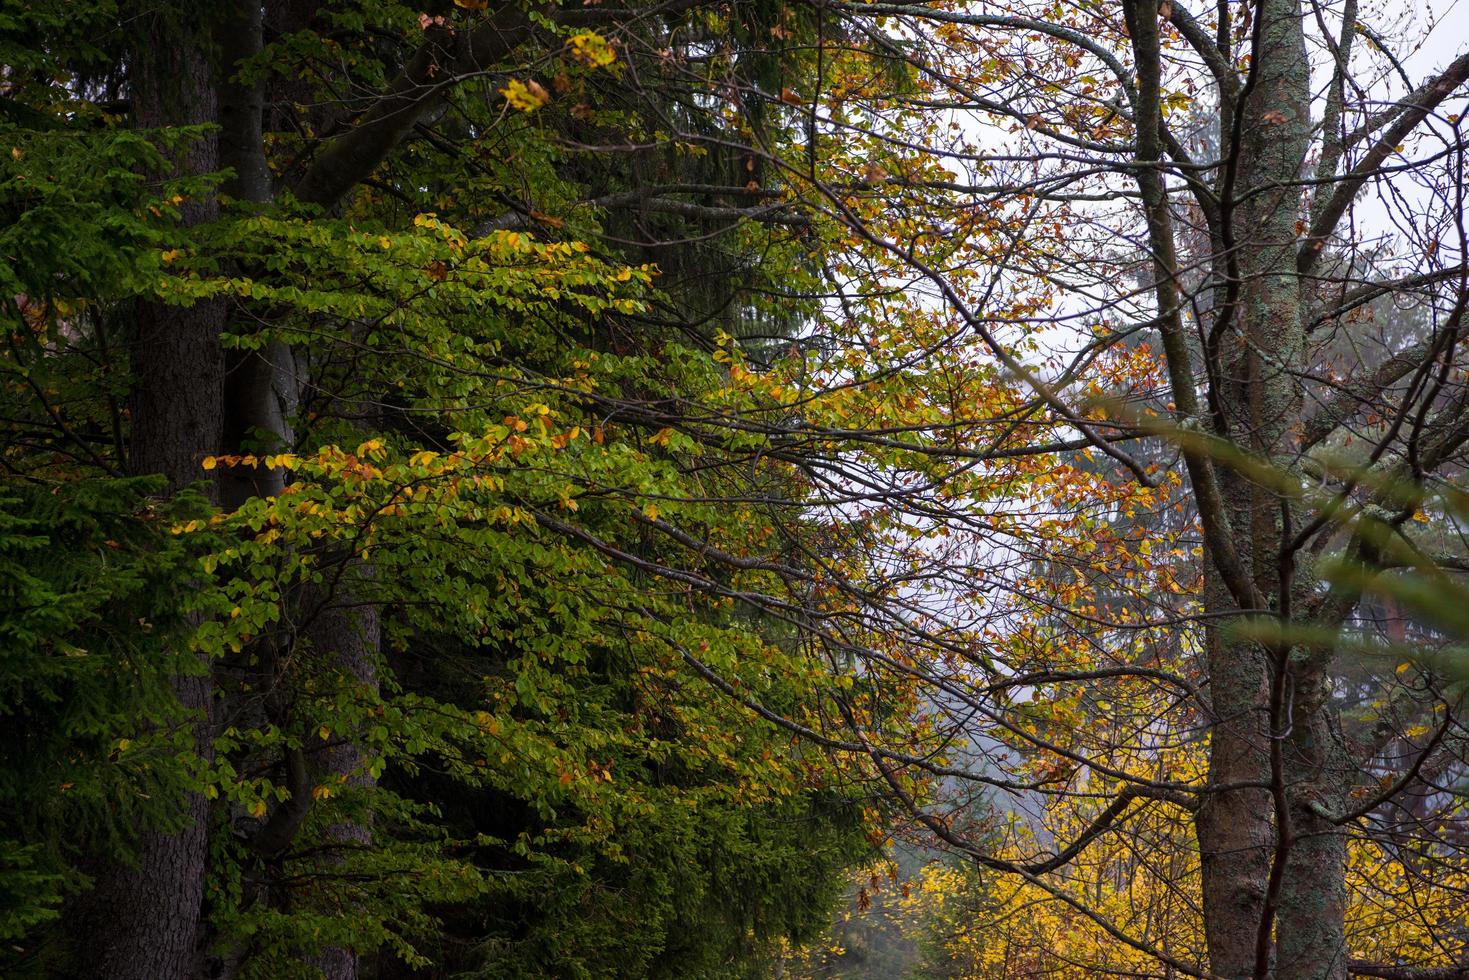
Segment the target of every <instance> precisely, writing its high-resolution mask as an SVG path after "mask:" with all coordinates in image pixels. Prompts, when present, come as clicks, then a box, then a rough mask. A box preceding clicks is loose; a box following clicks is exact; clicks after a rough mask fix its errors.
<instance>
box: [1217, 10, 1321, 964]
mask: <svg viewBox="0 0 1469 980" xmlns="http://www.w3.org/2000/svg"><path fill="white" fill-rule="evenodd" d="M1255 16H1256V18H1257V21H1256V25H1255V31H1256V35H1255V38H1254V41H1253V48H1252V51H1251V72H1252V77H1251V79H1250V82H1249V84H1248V85H1247V86H1245V88H1244V90H1243V91H1242V93H1241V101H1240V104H1239V106H1238V107H1237V114H1238V118H1237V125H1238V129H1237V134H1238V140H1237V143H1236V142H1235V141H1234V140H1233V138H1232V137H1233V134H1227V137H1229V138H1228V139H1227V142H1226V147H1225V152H1226V156H1227V157H1229V156H1230V155H1231V154H1232V159H1231V162H1230V163H1229V164H1228V166H1232V167H1235V168H1237V170H1236V173H1235V179H1234V181H1233V183H1232V184H1226V186H1230V187H1232V191H1233V193H1232V195H1231V199H1229V200H1225V201H1224V202H1223V205H1222V206H1223V208H1224V209H1225V212H1224V214H1225V220H1227V221H1229V222H1231V224H1232V229H1231V231H1232V234H1231V237H1232V238H1233V240H1234V241H1235V242H1236V243H1237V269H1238V281H1237V284H1236V289H1237V292H1238V301H1237V303H1236V304H1235V306H1234V309H1233V311H1232V316H1233V322H1232V324H1231V327H1232V328H1233V334H1232V336H1230V337H1228V338H1226V339H1225V340H1224V342H1223V343H1222V344H1221V348H1220V352H1221V358H1220V361H1221V363H1220V364H1219V365H1218V373H1217V374H1216V378H1217V381H1216V385H1215V397H1216V402H1217V404H1218V405H1219V408H1220V414H1221V416H1222V420H1223V422H1224V424H1225V425H1226V426H1227V427H1228V431H1227V432H1225V433H1222V434H1223V435H1224V436H1225V437H1226V438H1227V439H1228V440H1229V441H1230V442H1232V443H1233V444H1234V445H1236V446H1240V447H1241V448H1243V449H1245V450H1247V451H1248V452H1249V453H1251V454H1252V455H1254V456H1255V457H1256V458H1260V459H1264V460H1270V461H1272V462H1274V463H1276V464H1277V465H1279V466H1282V467H1285V466H1289V465H1290V464H1291V463H1293V462H1294V460H1293V454H1294V451H1295V438H1296V437H1295V435H1294V429H1295V428H1296V427H1297V423H1298V422H1299V420H1300V417H1301V410H1302V392H1301V389H1300V384H1299V381H1298V377H1299V372H1300V370H1301V368H1302V361H1303V356H1304V354H1303V351H1304V347H1305V333H1304V328H1303V323H1302V313H1301V287H1300V280H1299V276H1298V274H1297V272H1296V250H1297V242H1298V239H1299V235H1300V225H1299V223H1300V222H1301V221H1302V218H1303V213H1302V201H1301V194H1300V189H1299V183H1298V181H1299V178H1300V175H1301V173H1302V168H1303V166H1304V162H1305V157H1306V152H1307V148H1308V145H1309V140H1310V130H1311V120H1310V116H1309V111H1308V104H1309V82H1310V68H1309V62H1308V60H1307V58H1306V51H1305V42H1304V33H1303V29H1302V16H1303V12H1302V10H1301V9H1300V4H1299V2H1298V0H1262V2H1261V3H1260V4H1259V5H1258V6H1257V7H1256V12H1255ZM1220 482H1221V484H1222V485H1223V486H1224V487H1225V491H1224V494H1223V496H1224V498H1225V501H1226V503H1225V506H1226V508H1227V510H1228V511H1229V513H1228V515H1227V517H1228V520H1229V524H1230V526H1231V527H1232V528H1233V532H1234V540H1235V542H1236V546H1237V547H1238V549H1239V555H1238V558H1239V560H1240V561H1241V562H1242V563H1243V564H1244V570H1245V572H1246V573H1247V574H1248V576H1249V578H1250V581H1251V587H1252V589H1253V592H1254V597H1253V598H1252V600H1251V601H1252V603H1254V604H1256V605H1255V608H1246V607H1245V606H1244V605H1242V604H1240V603H1239V596H1238V594H1236V595H1234V596H1229V595H1227V594H1226V592H1225V590H1224V588H1223V585H1222V579H1220V581H1219V582H1217V583H1211V585H1210V586H1209V587H1208V590H1207V591H1208V595H1207V597H1206V601H1208V602H1209V604H1210V606H1211V609H1210V611H1211V612H1225V613H1228V612H1230V611H1234V612H1236V613H1237V614H1238V615H1239V616H1240V617H1248V616H1255V617H1259V616H1273V617H1279V618H1280V619H1282V620H1283V621H1284V622H1285V623H1286V624H1289V623H1290V622H1292V620H1293V617H1294V616H1295V615H1296V609H1295V604H1294V601H1293V600H1297V599H1298V598H1301V597H1302V592H1301V590H1300V589H1299V588H1298V587H1297V585H1296V583H1295V581H1294V558H1293V556H1292V554H1291V553H1290V547H1289V544H1288V543H1289V542H1290V540H1291V538H1292V537H1293V534H1294V529H1293V520H1292V517H1291V512H1290V505H1289V503H1288V501H1284V500H1282V498H1281V497H1280V496H1279V495H1278V493H1277V492H1276V491H1275V490H1274V489H1273V488H1271V487H1269V486H1264V485H1261V484H1259V483H1255V482H1252V481H1250V480H1248V479H1247V478H1245V477H1244V476H1243V475H1239V474H1232V473H1227V472H1226V473H1223V474H1222V475H1221V479H1220ZM1214 578H1218V576H1214ZM1230 605H1233V606H1234V609H1233V610H1230V609H1229V606H1230ZM1241 621H1242V620H1241ZM1224 628H1225V629H1226V630H1227V626H1226V627H1224ZM1211 632H1213V633H1215V634H1217V633H1218V632H1219V630H1218V629H1215V630H1213V631H1211ZM1208 666H1209V682H1210V692H1211V697H1212V699H1213V707H1214V712H1215V716H1216V717H1215V728H1214V730H1213V733H1212V739H1211V747H1210V760H1209V761H1210V771H1209V777H1210V783H1211V785H1215V786H1224V785H1228V784H1231V783H1236V782H1240V781H1249V782H1256V783H1259V782H1264V783H1266V784H1268V785H1269V786H1271V787H1272V789H1270V790H1269V791H1260V790H1253V789H1250V790H1239V791H1230V792H1224V793H1218V794H1215V795H1213V796H1211V797H1210V798H1209V799H1208V800H1207V801H1206V802H1205V804H1204V806H1203V808H1202V810H1201V811H1200V814H1199V820H1198V832H1199V844H1200V850H1201V853H1202V856H1203V864H1204V912H1205V920H1206V923H1205V927H1206V934H1207V937H1208V943H1209V948H1210V958H1211V965H1212V968H1213V970H1214V971H1215V973H1217V974H1219V975H1221V976H1224V977H1230V978H1238V977H1258V978H1263V977H1266V976H1272V977H1274V978H1276V980H1305V978H1311V980H1341V978H1345V977H1346V975H1347V974H1346V945H1345V932H1344V918H1345V913H1346V889H1345V871H1346V862H1345V857H1346V852H1345V842H1344V839H1343V837H1342V836H1341V834H1340V832H1339V830H1338V829H1337V828H1336V827H1335V826H1334V825H1333V824H1332V823H1331V822H1330V814H1332V813H1333V812H1338V811H1339V810H1340V809H1341V807H1340V802H1341V800H1342V798H1343V794H1344V790H1343V789H1342V786H1343V785H1344V783H1343V780H1342V776H1341V768H1342V767H1341V764H1340V760H1341V746H1340V742H1339V738H1338V737H1337V733H1336V732H1335V730H1334V728H1333V726H1332V724H1331V717H1330V705H1329V698H1328V695H1329V687H1328V678H1329V674H1328V669H1329V658H1327V657H1325V656H1324V655H1322V656H1318V655H1310V656H1305V655H1303V653H1302V652H1300V651H1296V652H1294V654H1293V653H1292V651H1291V649H1290V647H1289V645H1288V640H1287V642H1285V643H1280V644H1271V645H1261V644H1259V643H1255V642H1246V641H1242V640H1234V641H1230V640H1228V639H1227V638H1225V637H1223V636H1219V635H1215V636H1212V637H1211V640H1210V649H1209V665H1208Z"/></svg>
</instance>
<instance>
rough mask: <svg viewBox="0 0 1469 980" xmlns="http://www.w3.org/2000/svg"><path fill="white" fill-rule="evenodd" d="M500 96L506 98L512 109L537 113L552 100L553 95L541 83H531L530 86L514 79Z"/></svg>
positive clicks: (502, 90)
mask: <svg viewBox="0 0 1469 980" xmlns="http://www.w3.org/2000/svg"><path fill="white" fill-rule="evenodd" d="M500 94H501V95H503V96H505V101H506V102H508V103H510V107H511V108H512V109H519V110H520V111H521V112H535V111H536V110H537V109H539V108H540V107H541V106H543V105H545V104H546V103H547V102H549V101H550V99H551V93H550V92H547V91H546V90H545V88H544V87H542V86H541V84H540V83H539V82H536V81H534V80H533V81H531V82H530V83H529V84H527V83H525V82H522V81H521V80H520V79H518V78H512V79H511V80H510V81H509V82H508V83H507V84H506V86H505V87H504V88H502V89H500Z"/></svg>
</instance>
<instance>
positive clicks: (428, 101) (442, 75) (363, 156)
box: [295, 3, 554, 207]
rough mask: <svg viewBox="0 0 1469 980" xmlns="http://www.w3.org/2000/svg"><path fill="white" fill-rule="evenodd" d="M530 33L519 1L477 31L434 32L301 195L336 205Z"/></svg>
mask: <svg viewBox="0 0 1469 980" xmlns="http://www.w3.org/2000/svg"><path fill="white" fill-rule="evenodd" d="M542 13H546V12H545V11H542ZM549 16H554V12H552V13H551V14H549ZM531 31H532V21H531V13H530V11H528V10H525V9H524V8H522V7H521V6H520V5H519V4H516V3H509V4H506V5H504V7H502V8H501V10H500V11H499V12H498V13H497V14H496V15H495V16H494V17H491V18H490V19H488V20H486V21H485V22H484V23H482V24H480V25H479V26H478V27H475V28H474V29H473V30H469V31H465V30H455V29H454V28H452V27H447V26H445V27H436V28H434V29H432V30H431V31H429V32H428V34H427V36H426V37H425V39H424V43H423V45H422V46H421V47H420V48H419V49H418V50H417V51H416V52H415V53H414V55H413V57H412V58H411V59H409V61H408V64H407V65H406V66H405V67H404V68H403V71H402V73H401V74H400V75H398V77H397V78H395V79H393V81H392V82H391V83H389V85H388V88H387V91H386V92H384V93H383V94H382V95H381V96H379V97H378V99H377V101H376V102H374V103H373V104H372V106H371V107H370V108H369V109H368V110H367V111H366V112H365V113H363V114H362V117H361V118H360V119H359V120H358V121H357V124H356V125H355V126H353V127H352V129H350V130H349V131H347V132H346V133H343V134H342V135H341V136H338V137H337V138H336V139H334V140H332V141H331V142H330V143H328V144H327V146H326V147H325V148H324V149H323V150H322V151H321V152H320V153H318V154H317V156H316V159H315V160H314V161H313V162H312V164H311V169H310V170H308V171H307V172H306V173H305V175H303V176H302V178H301V180H300V181H299V182H298V183H297V184H296V187H295V193H296V197H297V198H298V199H300V200H302V201H305V202H307V203H309V204H320V205H322V206H324V207H330V206H331V205H333V204H335V203H336V202H337V201H338V200H340V199H341V198H342V196H343V195H345V194H346V193H347V192H348V191H349V190H351V189H352V188H353V187H354V186H356V185H357V184H358V183H359V182H360V181H362V180H363V179H365V178H366V177H367V176H368V175H369V174H371V173H372V172H373V171H374V170H376V169H377V167H378V164H380V163H382V161H383V160H384V159H385V158H386V157H387V155H388V154H389V153H390V152H392V149H393V147H395V146H397V145H398V141H399V140H401V139H402V138H403V136H404V135H405V134H406V133H407V132H408V131H409V130H410V129H412V128H413V125H414V124H415V123H416V122H418V120H419V119H421V118H422V117H423V115H424V113H426V112H427V111H428V110H429V109H431V108H433V107H434V106H436V105H437V104H438V103H439V102H440V101H441V100H442V99H443V98H444V96H445V94H446V93H447V92H448V90H449V88H450V87H452V86H453V85H454V84H455V83H456V82H457V81H459V79H460V78H461V77H462V76H464V75H467V74H470V73H473V72H477V71H480V70H482V69H483V67H484V66H485V65H490V64H494V63H496V62H499V61H502V60H504V58H505V56H506V55H508V54H509V53H510V52H511V51H513V50H515V49H516V48H517V47H519V46H520V45H521V44H523V43H525V42H526V41H527V40H528V39H529V38H530V36H531Z"/></svg>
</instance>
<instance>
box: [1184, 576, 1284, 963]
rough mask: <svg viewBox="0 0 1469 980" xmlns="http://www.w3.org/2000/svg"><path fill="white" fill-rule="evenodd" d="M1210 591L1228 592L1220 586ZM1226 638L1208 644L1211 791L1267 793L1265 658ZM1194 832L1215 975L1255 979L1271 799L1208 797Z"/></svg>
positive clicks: (1214, 636)
mask: <svg viewBox="0 0 1469 980" xmlns="http://www.w3.org/2000/svg"><path fill="white" fill-rule="evenodd" d="M1211 591H1215V592H1223V588H1222V586H1218V585H1217V584H1215V585H1214V587H1213V588H1212V589H1211ZM1226 601H1227V600H1226ZM1220 604H1222V603H1220ZM1224 634H1225V631H1224V630H1223V629H1220V628H1215V629H1211V630H1210V631H1209V636H1208V640H1207V643H1208V672H1209V680H1210V692H1211V701H1212V707H1213V714H1214V717H1213V720H1212V725H1213V727H1212V729H1211V732H1210V739H1209V784H1210V785H1211V786H1220V787H1223V786H1235V785H1238V784H1241V783H1253V784H1255V785H1256V786H1261V787H1263V785H1264V784H1265V783H1267V782H1268V780H1269V777H1270V759H1269V754H1268V752H1267V751H1265V750H1264V748H1263V742H1264V738H1263V734H1264V727H1265V723H1266V717H1267V713H1266V710H1265V706H1266V700H1267V697H1268V687H1269V680H1268V678H1267V673H1266V671H1267V668H1266V664H1265V657H1264V654H1263V653H1262V652H1261V651H1260V649H1259V648H1258V647H1257V646H1255V645H1254V644H1249V643H1239V642H1237V641H1235V642H1232V641H1231V640H1230V639H1229V638H1228V637H1227V636H1226V635H1224ZM1195 832H1196V833H1197V835H1198V841H1199V858H1200V870H1201V876H1202V899H1203V911H1204V937H1205V942H1206V943H1207V944H1208V947H1209V962H1210V965H1211V968H1212V970H1213V971H1214V973H1216V974H1218V975H1219V976H1221V977H1228V978H1230V980H1238V978H1244V977H1250V976H1253V975H1254V972H1255V953H1256V950H1255V944H1256V936H1257V932H1258V927H1259V923H1260V916H1261V914H1262V912H1263V910H1264V905H1265V891H1266V885H1267V881H1268V879H1269V876H1270V854H1271V851H1272V849H1273V846H1274V841H1275V831H1274V827H1273V826H1272V824H1271V820H1270V794H1269V792H1268V791H1267V790H1265V789H1263V788H1258V789H1247V788H1243V789H1228V790H1223V791H1219V792H1213V793H1210V794H1208V795H1207V796H1205V798H1204V800H1203V803H1202V805H1201V806H1200V807H1199V811H1198V813H1197V815H1196V817H1195Z"/></svg>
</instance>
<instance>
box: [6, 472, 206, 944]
mask: <svg viewBox="0 0 1469 980" xmlns="http://www.w3.org/2000/svg"><path fill="white" fill-rule="evenodd" d="M154 489H157V482H156V481H154V480H151V479H148V480H115V481H114V480H83V481H74V482H70V483H58V484H45V483H34V482H23V481H19V480H7V481H5V482H4V483H3V484H0V937H3V938H4V939H5V940H6V941H7V943H8V944H13V943H14V941H15V940H18V939H20V938H22V937H23V936H25V935H26V934H27V933H28V932H29V931H30V930H31V929H33V928H34V927H35V926H37V925H40V924H42V923H44V922H46V921H49V920H51V919H53V918H55V917H56V915H57V910H58V906H59V904H60V903H61V901H62V899H63V898H64V897H65V896H66V894H67V893H69V892H73V891H75V890H76V889H77V888H79V887H81V886H82V885H83V884H84V882H85V880H86V875H85V874H84V873H83V870H82V867H83V863H84V861H85V860H86V859H91V860H95V859H96V858H97V857H98V856H99V855H101V856H108V857H113V858H122V857H126V856H127V855H128V854H129V853H130V852H131V850H132V847H133V845H134V844H135V842H136V839H137V835H138V833H139V832H140V831H142V830H145V829H149V828H152V829H161V830H167V829H170V828H176V827H177V826H178V823H179V817H178V813H179V810H180V806H179V801H180V798H181V794H182V793H183V792H184V791H185V790H186V789H187V788H188V787H189V786H191V785H194V783H195V780H196V779H197V775H198V774H197V772H196V770H195V768H194V766H193V765H192V762H191V758H192V750H193V737H192V734H191V732H190V728H189V726H188V725H187V724H186V721H187V719H185V718H184V717H182V716H181V712H180V710H179V708H178V704H177V701H176V699H175V697H174V695H173V691H172V688H171V687H170V684H169V677H170V676H171V675H172V674H175V673H179V672H184V671H198V670H202V665H199V664H198V663H197V662H193V661H192V658H190V657H188V656H181V655H179V654H177V653H175V652H173V651H174V650H175V649H177V646H176V644H177V643H178V642H179V641H180V640H181V639H182V637H183V636H184V633H183V627H184V626H185V625H186V624H185V621H184V619H183V615H182V611H181V609H180V608H179V600H178V597H179V596H180V595H181V594H183V593H184V592H185V591H186V590H187V589H188V588H189V580H188V576H189V574H190V571H191V569H192V565H193V561H192V555H191V554H190V553H189V548H188V547H186V545H192V542H185V541H184V540H183V539H180V538H178V537H176V536H174V535H171V534H168V533H167V526H168V524H169V523H170V518H169V515H173V514H178V513H181V512H185V509H186V508H193V509H195V510H196V511H197V509H198V506H199V505H198V502H197V501H192V500H180V501H175V502H174V503H172V504H170V505H169V506H168V507H167V508H164V507H162V506H161V505H155V504H154V503H153V502H151V501H150V499H149V498H148V496H147V493H148V491H150V490H154ZM140 719H146V720H147V722H148V724H147V725H146V727H141V728H140V726H139V720H140ZM16 948H19V947H16Z"/></svg>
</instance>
